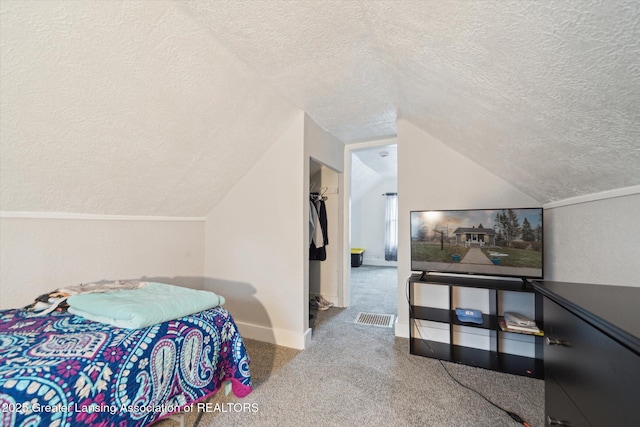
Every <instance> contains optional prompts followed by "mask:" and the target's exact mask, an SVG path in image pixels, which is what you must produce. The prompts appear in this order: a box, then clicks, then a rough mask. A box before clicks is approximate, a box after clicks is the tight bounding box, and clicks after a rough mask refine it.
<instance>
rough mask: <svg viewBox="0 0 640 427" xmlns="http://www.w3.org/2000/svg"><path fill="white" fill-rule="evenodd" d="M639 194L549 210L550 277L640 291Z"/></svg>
mask: <svg viewBox="0 0 640 427" xmlns="http://www.w3.org/2000/svg"><path fill="white" fill-rule="evenodd" d="M639 191H640V187H638V188H636V191H635V194H629V195H625V196H621V197H612V198H602V199H600V200H598V199H596V200H592V201H589V202H584V203H576V204H567V205H565V206H559V207H554V208H551V209H545V218H544V221H545V273H544V275H545V278H546V279H548V280H557V281H561V282H578V283H595V284H600V285H621V286H640V276H638V267H637V266H638V259H639V258H640V244H639V243H638V237H640V221H638V218H640V192H639Z"/></svg>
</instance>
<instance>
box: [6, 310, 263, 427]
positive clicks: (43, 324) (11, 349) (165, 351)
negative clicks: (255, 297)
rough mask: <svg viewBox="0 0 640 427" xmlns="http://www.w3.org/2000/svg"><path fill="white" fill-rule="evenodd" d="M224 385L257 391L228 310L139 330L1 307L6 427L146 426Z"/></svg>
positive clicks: (242, 393)
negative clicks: (253, 386) (74, 426)
mask: <svg viewBox="0 0 640 427" xmlns="http://www.w3.org/2000/svg"><path fill="white" fill-rule="evenodd" d="M222 387H224V388H225V390H226V391H227V392H228V391H233V393H234V394H235V395H236V396H237V397H244V396H246V395H247V394H248V393H250V392H251V376H250V372H249V357H248V355H247V352H246V349H245V346H244V342H243V340H242V337H241V336H240V335H239V333H238V329H237V327H236V325H235V323H234V321H233V318H232V316H231V315H230V314H229V312H228V311H227V310H226V309H225V308H223V307H222V306H220V307H215V308H212V309H208V310H204V311H200V312H198V313H195V314H190V315H187V316H184V317H181V318H178V319H176V320H170V321H165V322H162V323H157V324H153V325H151V326H148V327H144V328H139V329H125V328H118V327H114V326H112V325H108V324H105V323H99V322H95V321H90V320H87V319H86V318H84V317H81V316H77V315H74V314H71V313H69V312H55V311H54V312H52V313H49V314H46V315H44V316H33V315H32V314H31V313H29V312H28V311H25V310H3V311H0V407H1V408H2V411H1V412H0V417H1V419H0V425H2V426H6V427H9V426H12V427H13V426H16V427H18V426H19V427H22V426H36V425H41V426H54V427H55V426H61V427H62V426H73V425H92V426H122V427H124V426H127V427H128V426H144V425H149V424H151V423H153V422H155V421H157V420H159V419H163V418H166V417H168V416H171V415H172V414H174V413H179V412H188V411H190V410H193V409H194V407H195V406H196V405H194V403H196V402H199V401H201V400H205V399H207V398H208V397H210V396H211V395H213V394H215V393H216V392H217V391H218V390H220V389H221V388H222Z"/></svg>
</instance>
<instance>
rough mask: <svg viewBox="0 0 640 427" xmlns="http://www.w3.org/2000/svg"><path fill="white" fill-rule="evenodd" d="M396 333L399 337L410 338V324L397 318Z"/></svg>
mask: <svg viewBox="0 0 640 427" xmlns="http://www.w3.org/2000/svg"><path fill="white" fill-rule="evenodd" d="M396 318H397V316H396ZM395 334H396V336H397V337H400V338H409V324H408V323H400V322H398V321H397V320H396V325H395Z"/></svg>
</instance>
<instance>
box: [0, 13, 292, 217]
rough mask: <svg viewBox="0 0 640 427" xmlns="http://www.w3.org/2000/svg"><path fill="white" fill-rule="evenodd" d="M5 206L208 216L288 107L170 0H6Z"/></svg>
mask: <svg viewBox="0 0 640 427" xmlns="http://www.w3.org/2000/svg"><path fill="white" fill-rule="evenodd" d="M0 7H1V12H0V18H1V22H0V24H1V25H0V31H1V34H0V35H1V37H0V48H1V53H2V60H1V61H0V73H1V74H0V82H1V93H2V97H1V99H0V110H1V112H2V126H1V141H0V142H1V144H2V145H1V150H2V156H1V157H2V158H1V163H0V165H1V170H0V190H1V191H0V204H1V206H2V208H1V209H2V210H3V211H50V212H77V213H95V214H125V215H174V216H203V215H205V214H206V213H207V212H208V211H209V209H211V207H212V206H214V205H215V204H216V203H217V201H219V200H220V199H221V198H222V197H223V196H224V194H225V193H226V192H227V191H228V190H229V189H230V188H231V187H232V186H233V185H234V184H235V182H236V181H237V180H238V179H239V178H240V177H241V176H242V175H244V173H246V171H247V170H248V169H249V168H250V166H251V165H252V164H253V163H255V161H256V160H257V159H258V158H259V157H260V156H261V155H262V154H263V153H264V152H265V150H266V149H267V148H268V147H269V145H270V144H272V143H273V141H275V139H276V137H277V136H278V135H279V134H280V133H281V132H283V131H284V129H285V127H286V125H287V123H288V122H289V120H290V119H291V118H293V116H294V115H295V112H296V110H295V109H293V108H292V107H291V106H290V105H289V104H287V103H286V102H283V101H282V100H281V97H279V96H277V95H275V94H274V92H272V91H271V90H270V89H269V88H268V87H267V86H266V85H264V84H263V82H262V81H260V80H259V79H258V78H257V76H256V74H255V73H254V72H253V71H252V70H250V69H249V68H248V67H247V66H246V65H244V64H243V63H242V62H241V61H239V60H238V59H237V58H236V57H235V55H234V54H233V53H232V52H230V51H229V50H227V49H226V48H225V47H223V46H222V45H221V44H220V43H218V42H217V41H216V40H215V39H214V38H213V37H212V36H211V34H210V33H209V32H208V31H206V30H204V29H202V28H200V27H199V26H198V25H196V24H195V22H194V21H193V20H192V18H190V17H189V16H187V15H186V14H185V13H183V12H182V11H181V10H180V9H179V8H178V7H177V5H176V4H175V3H174V2H167V1H133V2H130V1H99V2H89V1H86V2H85V1H82V2H76V1H40V2H34V1H25V2H18V1H6V2H5V1H3V2H2V4H1V5H0Z"/></svg>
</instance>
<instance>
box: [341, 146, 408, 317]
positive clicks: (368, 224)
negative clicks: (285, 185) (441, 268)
mask: <svg viewBox="0 0 640 427" xmlns="http://www.w3.org/2000/svg"><path fill="white" fill-rule="evenodd" d="M345 163H346V164H345V170H346V171H348V175H349V176H348V177H347V179H345V186H346V187H347V191H345V193H347V194H346V195H345V198H346V200H345V206H348V209H345V211H346V212H345V224H346V225H347V227H345V229H346V230H347V232H346V233H345V234H346V236H345V241H346V242H347V245H348V246H349V247H348V248H345V250H346V252H347V253H349V254H350V252H351V248H361V249H364V253H363V254H362V266H356V264H357V262H356V263H349V264H348V265H349V266H350V267H349V268H345V274H344V278H343V287H344V290H343V295H345V296H346V298H345V306H349V305H350V303H351V301H352V298H356V297H357V299H358V300H361V297H363V296H362V295H352V293H355V292H367V291H366V287H363V286H359V285H358V286H352V282H353V283H354V284H356V283H360V282H361V281H362V280H371V278H375V277H396V280H393V283H389V281H388V280H385V282H386V283H387V285H386V286H385V287H384V290H383V292H382V293H380V295H381V297H383V298H385V299H387V298H388V300H389V301H388V302H389V304H387V306H389V305H391V306H393V307H395V310H394V313H393V314H396V313H397V298H398V297H397V294H398V292H397V261H396V260H393V257H391V256H390V253H389V250H388V249H389V247H388V246H389V232H388V230H387V224H388V222H389V218H388V217H387V212H388V207H387V199H388V196H389V195H391V194H395V195H396V196H395V197H397V188H398V157H397V140H396V139H395V138H392V139H385V140H380V141H372V142H367V143H360V144H353V145H348V146H347V150H346V155H345ZM396 200H397V199H396ZM395 206H396V209H397V203H396V205H395ZM396 218H397V217H396ZM395 227H396V228H395V232H396V236H397V222H396V225H395ZM396 242H397V241H396ZM392 243H393V242H392ZM396 244H397V243H396ZM354 261H357V260H356V259H354ZM345 267H346V266H345ZM376 269H378V270H379V273H381V274H372V270H374V271H375V270H376ZM390 270H391V271H390ZM360 273H362V274H360ZM365 274H366V276H367V278H366V279H363V278H362V277H360V276H363V277H364V276H365ZM373 280H376V279H373Z"/></svg>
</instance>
